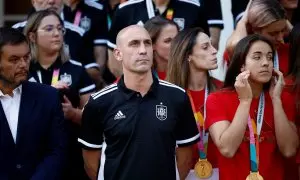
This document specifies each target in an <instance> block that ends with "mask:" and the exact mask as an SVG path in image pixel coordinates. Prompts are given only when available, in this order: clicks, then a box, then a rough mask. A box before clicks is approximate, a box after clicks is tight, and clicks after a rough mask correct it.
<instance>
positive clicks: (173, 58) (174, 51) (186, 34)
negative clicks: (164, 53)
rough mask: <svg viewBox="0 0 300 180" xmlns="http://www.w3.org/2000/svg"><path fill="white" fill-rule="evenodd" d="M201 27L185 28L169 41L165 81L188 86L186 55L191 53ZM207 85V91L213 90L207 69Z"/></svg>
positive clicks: (201, 30) (201, 31)
mask: <svg viewBox="0 0 300 180" xmlns="http://www.w3.org/2000/svg"><path fill="white" fill-rule="evenodd" d="M199 33H204V31H203V29H201V28H192V29H185V30H183V31H181V32H179V33H178V34H177V36H176V37H175V38H174V39H173V41H172V43H171V50H170V58H169V61H168V71H167V81H169V82H171V83H173V84H176V85H177V86H180V87H182V88H185V89H187V88H188V83H189V82H188V81H189V77H190V73H191V72H190V69H189V62H188V57H189V55H191V54H192V53H193V47H194V46H195V45H196V39H197V36H198V35H199ZM207 85H208V89H209V92H212V91H214V90H215V86H214V85H213V83H212V80H211V77H210V75H209V73H208V71H207Z"/></svg>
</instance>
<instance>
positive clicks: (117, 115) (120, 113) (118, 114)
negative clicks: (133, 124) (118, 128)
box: [114, 111, 126, 120]
mask: <svg viewBox="0 0 300 180" xmlns="http://www.w3.org/2000/svg"><path fill="white" fill-rule="evenodd" d="M124 118H126V116H125V115H124V114H123V113H122V111H118V112H117V114H116V115H115V117H114V120H118V119H124Z"/></svg>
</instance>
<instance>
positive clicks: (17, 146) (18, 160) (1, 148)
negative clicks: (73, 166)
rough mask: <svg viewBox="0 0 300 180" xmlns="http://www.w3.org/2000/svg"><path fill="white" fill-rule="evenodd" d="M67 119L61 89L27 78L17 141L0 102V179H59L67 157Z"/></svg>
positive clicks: (22, 97) (23, 88)
mask: <svg viewBox="0 0 300 180" xmlns="http://www.w3.org/2000/svg"><path fill="white" fill-rule="evenodd" d="M63 123H64V117H63V112H62V108H61V104H60V101H59V98H58V93H57V91H56V90H55V89H54V88H52V87H50V86H46V85H42V84H38V83H31V82H25V83H23V85H22V95H21V104H20V111H19V120H18V129H17V138H16V143H15V142H14V140H13V137H12V134H11V131H10V128H9V125H8V122H7V119H6V116H5V114H4V111H3V108H2V104H1V103H0V179H1V180H11V179H13V180H15V179H20V180H21V179H22V180H27V179H32V180H54V179H55V180H56V179H59V178H60V175H61V172H62V169H63V166H64V161H65V147H66V137H65V131H64V125H63Z"/></svg>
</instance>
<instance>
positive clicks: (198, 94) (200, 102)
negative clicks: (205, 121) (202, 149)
mask: <svg viewBox="0 0 300 180" xmlns="http://www.w3.org/2000/svg"><path fill="white" fill-rule="evenodd" d="M212 80H213V83H214V85H215V86H216V89H220V88H221V87H222V86H223V82H221V81H219V80H217V79H212ZM189 92H190V95H191V97H192V99H193V103H194V106H195V109H196V110H197V113H201V115H202V117H203V118H204V98H205V89H203V90H201V91H193V90H189ZM190 101H191V100H190ZM194 113H195V112H194ZM201 128H203V127H201ZM198 129H199V127H198ZM218 153H219V152H218V149H217V147H216V146H215V144H214V143H213V141H212V139H211V137H210V136H209V138H208V145H207V160H208V161H209V162H210V163H211V164H212V166H213V168H217V167H218V163H217V160H218V157H217V156H218ZM198 160H199V149H198V146H196V145H195V146H194V148H193V164H196V163H197V162H198Z"/></svg>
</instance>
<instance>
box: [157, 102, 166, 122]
mask: <svg viewBox="0 0 300 180" xmlns="http://www.w3.org/2000/svg"><path fill="white" fill-rule="evenodd" d="M167 113H168V111H167V106H164V105H163V103H162V102H161V103H160V105H156V117H157V119H159V120H161V121H164V120H166V119H167V117H168V116H167V115H168V114H167Z"/></svg>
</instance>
